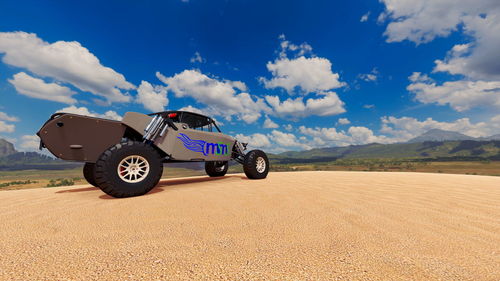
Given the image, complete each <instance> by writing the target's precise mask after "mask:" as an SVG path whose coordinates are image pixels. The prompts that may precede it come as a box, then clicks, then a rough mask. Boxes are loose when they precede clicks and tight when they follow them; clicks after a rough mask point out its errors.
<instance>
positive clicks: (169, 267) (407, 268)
mask: <svg viewBox="0 0 500 281" xmlns="http://www.w3.org/2000/svg"><path fill="white" fill-rule="evenodd" d="M0 279H2V280H98V279H99V280H108V279H109V280H193V279H194V280H500V177H487V176H467V175H444V174H419V173H366V172H295V173H272V174H270V175H269V177H268V178H267V179H266V180H262V181H252V180H247V179H246V178H244V177H243V175H230V176H226V177H223V178H207V177H197V178H185V179H169V180H162V181H161V183H160V185H159V186H158V187H156V188H155V189H154V190H153V191H152V192H150V193H149V194H147V195H145V196H142V197H136V198H128V199H113V198H110V197H109V196H107V195H104V194H103V193H102V192H101V191H100V190H98V189H95V188H91V187H89V186H77V187H71V188H69V187H63V188H50V189H49V188H40V189H30V190H13V191H4V192H0Z"/></svg>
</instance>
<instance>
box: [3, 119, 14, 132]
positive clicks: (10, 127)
mask: <svg viewBox="0 0 500 281" xmlns="http://www.w3.org/2000/svg"><path fill="white" fill-rule="evenodd" d="M15 128H16V126H15V125H12V124H8V123H6V122H4V121H0V133H12V132H14V129H15Z"/></svg>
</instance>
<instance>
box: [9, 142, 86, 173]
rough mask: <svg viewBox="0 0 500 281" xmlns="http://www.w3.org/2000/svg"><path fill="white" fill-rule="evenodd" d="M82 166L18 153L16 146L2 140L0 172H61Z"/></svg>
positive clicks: (38, 155)
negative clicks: (36, 170) (33, 170)
mask: <svg viewBox="0 0 500 281" xmlns="http://www.w3.org/2000/svg"><path fill="white" fill-rule="evenodd" d="M77 166H81V163H74V162H66V161H62V160H59V159H55V158H52V157H49V156H47V155H43V154H40V153H38V152H18V151H17V150H16V149H15V148H14V145H13V144H12V143H10V142H8V141H6V140H4V139H0V171H6V170H28V169H39V170H61V169H71V168H74V167H77Z"/></svg>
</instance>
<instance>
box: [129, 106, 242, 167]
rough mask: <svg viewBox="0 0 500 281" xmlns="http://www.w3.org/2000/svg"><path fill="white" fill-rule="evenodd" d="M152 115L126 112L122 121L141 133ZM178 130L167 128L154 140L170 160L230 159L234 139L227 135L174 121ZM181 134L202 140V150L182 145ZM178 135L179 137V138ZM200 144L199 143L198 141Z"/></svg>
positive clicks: (195, 139)
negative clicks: (196, 128)
mask: <svg viewBox="0 0 500 281" xmlns="http://www.w3.org/2000/svg"><path fill="white" fill-rule="evenodd" d="M152 119H153V117H151V116H148V115H145V114H141V113H137V112H127V113H126V114H125V116H124V117H123V120H122V123H123V124H124V125H126V126H128V127H130V128H132V129H134V130H135V131H136V132H138V133H140V134H141V135H143V134H144V129H146V127H147V125H148V124H149V122H151V120H152ZM174 124H175V125H176V126H177V128H178V131H175V130H174V129H173V128H168V130H167V132H166V134H165V135H164V136H163V137H159V138H157V139H156V141H155V145H156V146H157V147H158V148H159V149H161V150H162V151H164V152H165V153H166V154H167V155H169V157H170V159H171V160H177V161H228V160H230V159H231V152H232V151H233V145H234V141H235V140H234V139H233V138H231V137H230V136H228V135H225V134H222V133H219V132H207V131H200V130H194V129H190V128H188V127H187V126H186V125H185V124H183V123H174ZM181 134H184V135H186V136H187V137H188V138H190V139H191V140H194V141H204V142H205V145H204V146H203V147H201V146H199V147H200V149H203V152H199V151H193V150H190V149H188V148H186V146H185V145H184V142H183V141H182V140H181V139H184V140H185V138H184V137H182V135H181ZM179 137H180V138H179ZM200 144H201V143H200Z"/></svg>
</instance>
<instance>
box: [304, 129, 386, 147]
mask: <svg viewBox="0 0 500 281" xmlns="http://www.w3.org/2000/svg"><path fill="white" fill-rule="evenodd" d="M299 131H300V132H301V133H302V134H304V135H306V136H308V137H312V142H311V144H312V145H313V146H314V147H326V146H346V145H353V144H355V145H359V144H367V143H389V142H392V140H391V139H390V138H388V137H386V136H376V135H375V134H374V132H373V131H372V130H370V129H368V128H366V127H358V126H352V127H350V128H349V129H348V130H347V131H337V129H335V128H321V127H315V128H308V127H305V126H300V127H299Z"/></svg>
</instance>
